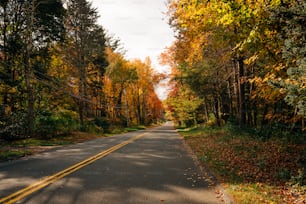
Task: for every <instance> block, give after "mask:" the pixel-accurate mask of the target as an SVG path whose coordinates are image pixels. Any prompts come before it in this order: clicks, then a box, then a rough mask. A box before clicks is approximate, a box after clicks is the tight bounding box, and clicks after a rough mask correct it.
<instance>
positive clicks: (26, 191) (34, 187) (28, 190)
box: [0, 133, 147, 204]
mask: <svg viewBox="0 0 306 204" xmlns="http://www.w3.org/2000/svg"><path fill="white" fill-rule="evenodd" d="M145 134H147V133H143V134H140V135H136V136H134V137H132V138H130V139H128V140H126V141H124V142H122V143H120V144H117V145H115V146H113V147H111V148H109V149H107V150H105V151H102V152H100V153H98V154H96V155H94V156H92V157H89V158H88V159H85V160H83V161H81V162H79V163H77V164H75V165H73V166H71V167H68V168H67V169H64V170H62V171H60V172H58V173H56V174H53V175H52V176H48V177H45V178H43V179H42V180H40V181H38V182H36V183H34V184H31V185H29V186H28V187H25V188H23V189H21V190H19V191H17V192H15V193H12V194H10V195H8V196H6V197H4V198H1V199H0V203H3V204H11V203H15V202H17V201H19V200H21V199H23V198H24V197H26V196H28V195H30V194H32V193H34V192H36V191H38V190H39V189H42V188H44V187H46V186H48V185H49V184H51V183H54V182H55V181H57V180H59V179H61V178H63V177H65V176H67V175H69V174H71V173H73V172H75V171H77V170H79V169H81V168H83V167H84V166H87V165H89V164H91V163H93V162H95V161H97V160H98V159H101V158H102V157H105V156H107V155H108V154H110V153H112V152H114V151H116V150H118V149H120V148H122V147H124V146H126V145H128V144H129V143H131V142H133V141H135V140H138V139H140V138H141V137H143V136H144V135H145Z"/></svg>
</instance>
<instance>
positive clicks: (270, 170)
mask: <svg viewBox="0 0 306 204" xmlns="http://www.w3.org/2000/svg"><path fill="white" fill-rule="evenodd" d="M185 139H186V142H187V143H188V144H189V146H190V147H191V149H192V150H193V151H194V152H195V153H196V155H197V157H198V158H199V160H200V161H201V162H202V163H203V164H205V165H208V166H209V167H210V168H211V169H212V171H213V172H215V174H216V176H217V177H218V179H219V180H220V181H221V182H223V183H226V184H229V185H231V184H233V185H231V187H232V188H234V189H232V191H233V192H234V197H235V196H238V198H237V199H238V200H239V197H243V194H244V195H248V196H249V197H250V196H252V195H253V194H254V192H255V194H258V195H259V197H258V198H255V199H254V200H257V201H256V203H279V202H281V203H288V204H289V203H290V204H304V203H305V188H303V186H302V187H299V188H297V189H299V190H297V189H295V190H293V189H294V187H293V186H291V185H290V184H292V182H295V183H297V182H300V183H303V182H305V174H304V166H303V164H305V145H304V144H288V143H284V142H281V141H278V140H276V139H274V140H273V139H271V140H269V141H262V140H259V139H256V138H252V137H247V136H243V137H242V136H241V137H238V136H237V137H233V136H231V135H227V134H226V133H224V132H219V133H213V134H207V133H203V134H202V135H197V136H188V137H185ZM293 178H296V180H295V181H293ZM303 179H304V180H303ZM237 184H238V185H237ZM233 186H234V187H233ZM301 189H304V190H301ZM241 192H243V193H241ZM250 192H251V194H250ZM239 194H241V195H239ZM243 199H244V198H243ZM243 199H242V200H243ZM258 199H259V200H258ZM238 203H239V202H238ZM243 203H245V202H243Z"/></svg>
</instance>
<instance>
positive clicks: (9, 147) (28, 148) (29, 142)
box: [0, 126, 146, 161]
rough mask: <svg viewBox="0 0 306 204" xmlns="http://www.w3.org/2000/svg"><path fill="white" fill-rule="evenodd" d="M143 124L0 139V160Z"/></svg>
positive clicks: (129, 130)
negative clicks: (95, 132)
mask: <svg viewBox="0 0 306 204" xmlns="http://www.w3.org/2000/svg"><path fill="white" fill-rule="evenodd" d="M145 128H146V127H145V126H134V127H127V128H119V127H114V128H113V129H112V130H111V131H110V133H107V134H103V135H102V134H93V133H86V132H73V133H70V134H67V135H61V136H56V137H50V138H44V139H42V138H26V139H22V140H16V141H12V142H5V141H0V161H7V160H13V159H17V158H20V157H23V156H26V155H31V154H34V153H38V152H40V151H44V150H45V149H47V147H54V146H63V145H69V144H74V143H79V142H84V141H88V140H92V139H97V138H101V137H109V136H112V135H114V134H120V133H126V132H131V131H137V130H142V129H145Z"/></svg>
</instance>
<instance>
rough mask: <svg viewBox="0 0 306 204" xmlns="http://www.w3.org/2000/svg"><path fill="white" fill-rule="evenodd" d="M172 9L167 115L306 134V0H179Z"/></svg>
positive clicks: (265, 132) (267, 133)
mask: <svg viewBox="0 0 306 204" xmlns="http://www.w3.org/2000/svg"><path fill="white" fill-rule="evenodd" d="M167 16H168V19H169V24H170V26H171V27H172V29H173V30H174V31H175V35H176V41H175V42H174V43H173V44H172V46H169V47H168V48H167V49H166V50H165V51H164V53H162V55H161V60H160V61H161V63H163V64H167V65H169V66H170V67H171V69H172V71H171V74H170V86H171V91H170V93H169V96H168V98H167V100H166V101H165V102H164V104H165V107H166V110H167V117H169V118H171V119H172V120H173V121H175V122H176V124H177V125H179V126H193V125H197V124H202V123H206V124H211V125H217V126H222V125H224V124H225V123H227V122H230V123H234V124H236V125H237V126H238V127H240V128H249V129H251V130H253V131H254V132H255V133H256V134H257V135H260V136H261V137H263V138H269V137H273V136H277V137H282V136H284V137H288V138H289V139H290V138H291V139H294V138H296V137H299V138H301V137H303V135H304V133H305V128H306V127H305V118H306V2H305V1H304V0H257V1H253V0H210V1H203V0H180V1H175V0H173V1H169V3H168V12H167ZM304 136H305V135H304Z"/></svg>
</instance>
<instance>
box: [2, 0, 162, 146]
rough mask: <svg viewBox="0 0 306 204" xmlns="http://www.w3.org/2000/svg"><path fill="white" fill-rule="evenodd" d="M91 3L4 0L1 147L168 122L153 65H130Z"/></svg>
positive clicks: (159, 76) (147, 61)
mask: <svg viewBox="0 0 306 204" xmlns="http://www.w3.org/2000/svg"><path fill="white" fill-rule="evenodd" d="M98 18H99V15H98V12H97V10H96V9H95V8H93V6H92V4H91V2H90V1H87V0H67V1H65V2H64V3H63V1H61V0H47V1H46V0H21V1H20V0H1V2H0V30H1V34H0V48H1V49H0V59H1V61H0V139H5V140H16V139H23V138H27V137H37V136H38V137H52V136H54V135H58V134H63V133H68V132H71V131H76V130H78V131H79V130H81V131H93V132H106V131H107V130H109V129H111V128H113V127H116V126H119V127H128V126H133V125H149V124H151V123H156V122H157V121H158V120H160V119H161V118H162V115H163V108H162V103H161V101H160V99H159V98H158V97H157V95H156V93H155V91H154V87H155V86H156V85H157V84H158V83H159V81H160V80H161V79H163V75H162V74H159V73H157V72H156V71H154V69H153V67H152V66H151V61H150V58H147V59H145V60H144V61H141V60H138V59H135V60H127V59H125V57H124V50H123V48H122V45H121V42H120V40H119V39H117V38H116V37H114V36H111V35H109V34H108V33H107V31H105V29H104V28H103V26H101V25H99V24H98V23H97V20H98Z"/></svg>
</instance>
